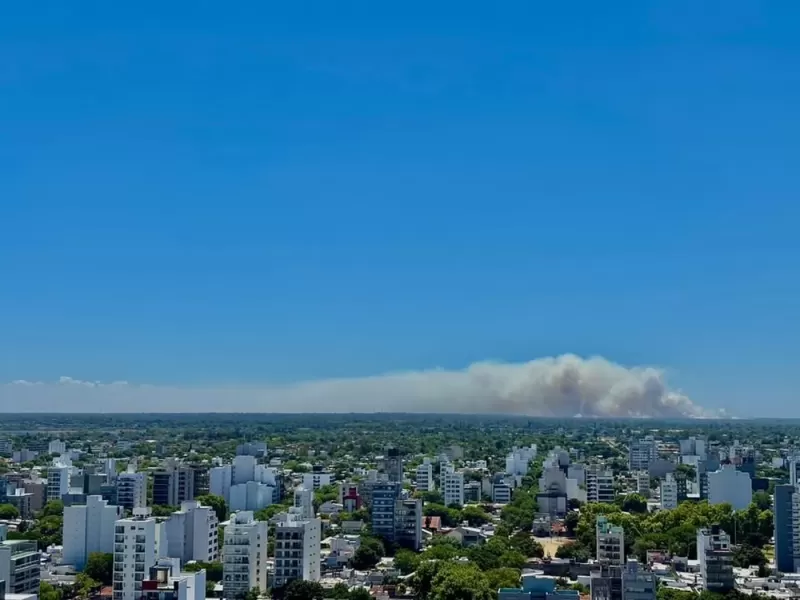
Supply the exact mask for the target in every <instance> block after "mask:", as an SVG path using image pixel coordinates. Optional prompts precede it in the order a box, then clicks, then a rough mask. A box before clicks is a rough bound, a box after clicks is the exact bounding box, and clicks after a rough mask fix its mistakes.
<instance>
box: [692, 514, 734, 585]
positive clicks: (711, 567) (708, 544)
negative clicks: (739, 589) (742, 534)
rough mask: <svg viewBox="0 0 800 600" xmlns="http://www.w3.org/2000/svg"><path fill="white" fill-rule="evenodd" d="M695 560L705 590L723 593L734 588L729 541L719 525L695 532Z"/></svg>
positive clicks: (731, 551)
mask: <svg viewBox="0 0 800 600" xmlns="http://www.w3.org/2000/svg"><path fill="white" fill-rule="evenodd" d="M697 560H698V561H700V573H701V575H702V577H703V587H704V588H705V589H706V590H708V591H710V592H720V593H724V592H726V591H728V590H732V589H733V588H734V576H733V550H731V539H730V537H729V536H728V534H727V533H725V532H724V531H722V529H720V528H719V525H712V526H711V528H709V529H698V530H697Z"/></svg>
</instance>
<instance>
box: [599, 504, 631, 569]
mask: <svg viewBox="0 0 800 600" xmlns="http://www.w3.org/2000/svg"><path fill="white" fill-rule="evenodd" d="M596 529H597V560H598V561H600V562H606V563H608V564H611V565H618V566H622V565H624V564H625V530H624V529H623V528H622V527H619V526H617V525H612V524H611V523H609V522H608V519H606V517H605V515H600V516H598V517H597V523H596Z"/></svg>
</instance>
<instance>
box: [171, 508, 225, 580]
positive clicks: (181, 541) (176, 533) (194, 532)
mask: <svg viewBox="0 0 800 600" xmlns="http://www.w3.org/2000/svg"><path fill="white" fill-rule="evenodd" d="M218 527H219V520H218V519H217V514H216V513H215V512H214V509H213V508H211V507H210V506H203V505H202V504H200V503H199V502H197V501H196V500H192V501H190V502H184V503H182V504H181V508H180V510H178V511H175V512H174V513H172V514H171V515H170V516H169V519H167V521H166V522H165V531H166V534H167V556H169V557H170V558H179V559H180V561H181V564H186V563H187V562H189V561H191V560H196V561H199V562H215V561H217V560H219V535H218Z"/></svg>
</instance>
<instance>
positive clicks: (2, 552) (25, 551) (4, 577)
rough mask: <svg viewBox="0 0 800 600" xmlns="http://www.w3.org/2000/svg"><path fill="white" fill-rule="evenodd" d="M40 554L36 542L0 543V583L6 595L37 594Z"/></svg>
mask: <svg viewBox="0 0 800 600" xmlns="http://www.w3.org/2000/svg"><path fill="white" fill-rule="evenodd" d="M41 558H42V553H41V552H39V550H38V547H37V544H36V542H34V541H29V540H7V541H4V542H2V543H0V581H4V582H5V591H6V593H7V594H37V595H38V593H39V569H40V566H39V563H40V561H41Z"/></svg>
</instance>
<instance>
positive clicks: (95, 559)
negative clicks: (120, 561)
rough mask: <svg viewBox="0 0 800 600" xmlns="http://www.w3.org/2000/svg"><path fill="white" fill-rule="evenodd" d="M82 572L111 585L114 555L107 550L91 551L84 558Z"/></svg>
mask: <svg viewBox="0 0 800 600" xmlns="http://www.w3.org/2000/svg"><path fill="white" fill-rule="evenodd" d="M83 572H84V573H86V575H88V576H89V577H91V578H92V579H94V580H96V581H99V582H100V583H102V584H103V585H111V580H112V576H113V573H114V555H113V554H111V553H109V552H92V553H91V554H89V558H88V559H87V560H86V566H85V567H84V568H83Z"/></svg>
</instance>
